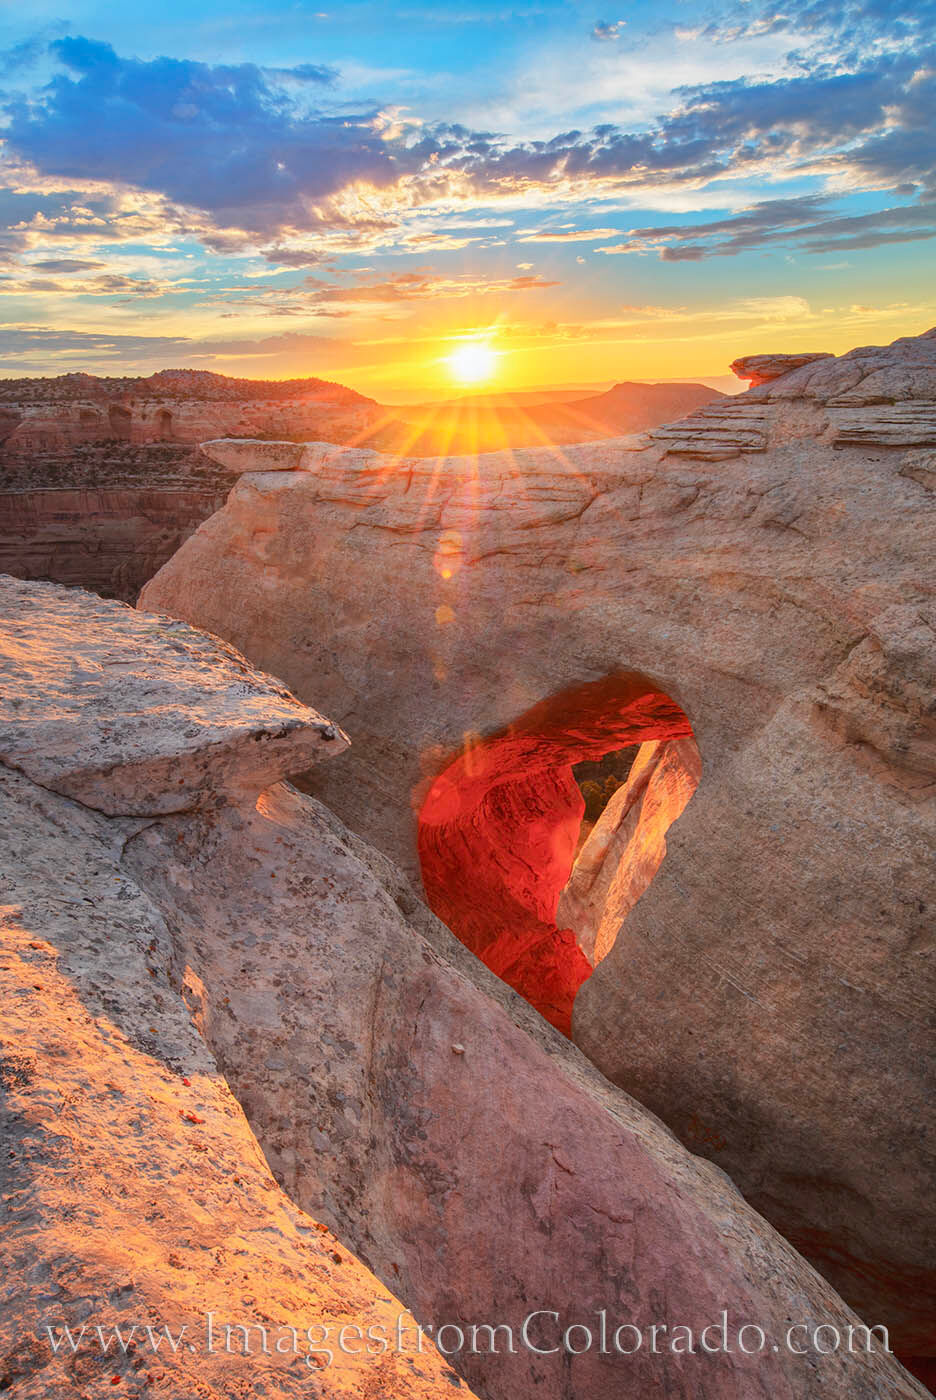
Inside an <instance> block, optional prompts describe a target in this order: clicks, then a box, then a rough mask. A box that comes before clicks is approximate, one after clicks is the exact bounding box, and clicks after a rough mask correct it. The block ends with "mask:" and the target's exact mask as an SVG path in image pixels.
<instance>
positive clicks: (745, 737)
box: [142, 332, 936, 1353]
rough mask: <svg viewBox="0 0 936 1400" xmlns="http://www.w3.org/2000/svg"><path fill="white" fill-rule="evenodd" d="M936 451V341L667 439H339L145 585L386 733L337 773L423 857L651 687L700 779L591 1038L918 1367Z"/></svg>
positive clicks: (808, 372) (322, 781)
mask: <svg viewBox="0 0 936 1400" xmlns="http://www.w3.org/2000/svg"><path fill="white" fill-rule="evenodd" d="M934 447H936V333H933V332H931V333H929V334H928V335H926V336H923V337H919V338H915V339H907V340H902V341H897V342H896V343H895V344H894V345H892V346H889V347H883V348H875V347H871V348H865V349H861V350H857V351H854V352H852V353H851V354H850V355H846V356H843V357H840V358H837V359H836V358H824V359H820V360H815V361H813V362H811V363H808V364H805V365H803V366H801V367H800V368H798V369H794V370H792V371H790V372H788V373H784V374H783V375H782V376H781V377H779V378H778V379H776V380H774V381H771V382H769V383H764V384H762V385H761V386H760V387H758V388H755V389H752V390H750V391H748V392H747V393H745V394H743V395H740V396H739V397H738V398H737V399H733V400H721V401H719V402H718V403H717V404H715V405H713V406H711V407H709V408H704V409H702V410H700V411H699V413H697V414H696V415H694V416H692V417H690V418H688V419H685V420H683V421H682V422H680V423H678V424H674V425H670V426H669V427H666V428H662V429H655V430H653V431H651V432H650V433H649V434H647V435H646V436H645V437H642V438H628V439H620V440H617V441H615V442H605V443H600V444H588V445H585V446H580V447H570V448H565V449H562V450H549V449H543V450H541V451H525V452H517V453H499V454H494V455H492V456H489V457H483V458H479V459H465V458H449V459H445V460H440V461H431V460H430V461H426V460H421V461H420V460H415V459H410V460H407V459H394V458H389V457H382V456H380V455H378V454H374V453H368V452H362V451H341V450H337V449H334V448H330V447H328V446H327V445H324V444H312V445H310V446H309V447H308V448H307V449H306V451H305V453H304V454H303V455H302V457H301V458H300V461H299V464H298V468H296V469H294V470H287V471H278V472H260V473H255V474H249V473H248V474H246V475H244V476H243V477H242V478H241V479H240V481H239V483H238V484H237V486H236V487H235V489H234V491H233V492H232V494H231V496H230V498H229V500H228V503H227V505H226V506H225V508H224V510H223V511H221V512H219V513H218V514H217V515H215V516H213V517H212V518H211V519H210V520H208V521H206V522H205V524H204V525H203V526H201V528H200V529H199V531H198V532H197V533H196V534H195V535H194V536H193V537H192V539H190V540H189V541H188V542H187V543H186V544H185V545H184V546H183V547H182V549H181V550H180V551H179V553H178V554H177V555H176V556H175V557H174V558H173V559H172V560H171V561H170V563H169V564H168V565H166V566H165V568H164V569H163V570H162V571H161V572H160V574H159V575H157V577H156V578H155V579H154V580H153V581H152V582H151V583H150V584H149V585H148V586H147V588H146V590H145V591H144V594H143V600H142V601H143V604H144V605H145V606H146V607H147V608H157V609H162V610H165V611H168V612H172V613H174V614H176V615H179V616H182V617H185V618H188V619H190V620H193V621H196V622H198V623H200V624H202V625H204V626H207V627H209V628H210V629H212V630H213V631H215V632H218V633H219V634H221V635H222V636H225V637H226V638H228V639H229V640H231V641H232V642H233V643H234V644H235V645H237V646H238V647H240V648H241V649H242V650H244V652H245V653H246V654H247V655H248V656H250V657H251V659H252V660H254V661H255V662H257V663H258V664H261V665H264V666H267V667H269V668H271V669H273V670H275V671H276V672H277V673H278V674H282V675H283V676H284V677H285V678H286V679H287V680H288V682H289V683H290V685H292V686H293V687H294V689H295V690H296V691H297V693H298V694H299V695H301V696H304V697H306V698H308V699H311V700H314V701H315V702H316V703H317V704H321V705H322V706H323V707H324V708H325V710H326V711H327V713H329V714H330V715H332V716H334V717H336V719H337V720H338V721H339V722H340V723H342V724H343V725H345V726H346V727H347V728H348V729H349V731H353V733H354V736H355V744H354V746H353V748H352V749H351V750H350V751H349V752H348V753H347V754H346V755H343V756H341V757H340V758H339V759H338V760H337V761H336V762H335V763H333V764H330V765H327V766H326V768H325V769H320V770H319V775H318V776H316V777H315V778H314V780H313V781H312V783H311V786H312V787H313V788H314V790H315V792H316V793H317V795H319V796H320V797H322V798H323V799H324V800H326V801H327V802H328V804H329V805H330V806H331V807H333V808H334V810H336V811H337V812H338V814H339V815H340V816H341V817H342V818H343V819H344V820H345V821H346V822H348V824H349V825H350V826H351V827H353V828H354V829H355V830H356V831H358V832H360V833H361V834H362V835H364V836H365V837H366V838H367V839H368V840H370V841H371V842H373V844H375V845H377V846H378V847H379V848H380V849H381V850H383V851H384V852H386V853H388V854H389V855H391V856H392V857H393V858H394V859H396V860H398V861H399V862H400V863H401V864H403V865H404V866H405V867H406V868H407V870H408V871H410V872H415V870H416V868H417V863H416V851H415V848H416V819H415V813H416V812H417V811H418V810H419V808H420V807H421V806H422V803H423V802H424V800H425V798H426V794H427V792H428V790H429V788H430V786H431V784H432V781H433V779H435V778H436V777H437V776H438V775H439V774H441V773H443V772H444V771H445V770H446V769H447V768H448V767H449V766H450V765H451V764H452V763H453V762H457V761H459V760H460V758H461V756H462V755H465V754H467V753H468V752H469V751H477V750H478V749H479V747H482V748H483V745H484V741H485V739H486V738H489V737H491V736H496V735H498V734H500V733H503V732H504V731H507V730H508V729H509V727H510V726H511V724H512V723H514V722H515V721H516V720H517V718H518V717H519V716H522V715H524V714H525V713H526V712H527V711H529V710H530V709H531V707H533V706H535V705H537V704H539V703H542V702H544V701H545V700H547V699H548V697H550V696H553V695H555V694H558V693H560V692H563V691H565V690H567V689H568V688H569V687H575V686H581V685H583V684H586V683H590V682H595V681H599V680H601V679H602V678H604V677H606V676H608V675H610V674H612V673H619V672H621V671H639V672H641V673H643V674H645V675H647V676H650V677H652V678H653V681H654V683H655V684H656V685H657V686H658V688H659V690H660V692H661V693H663V694H665V695H666V696H668V697H671V698H672V700H673V701H674V702H675V703H676V704H677V705H678V706H679V708H680V709H681V711H682V712H683V713H684V714H685V715H686V716H687V718H688V720H689V723H690V725H691V728H692V731H693V734H694V736H695V739H696V741H697V743H698V747H699V750H700V753H701V758H702V779H701V782H700V785H699V788H698V790H697V792H696V793H695V795H694V796H693V797H692V800H691V801H690V802H689V803H688V806H687V807H686V808H685V811H684V812H683V814H682V815H681V816H680V817H679V819H678V821H677V822H676V824H675V825H674V826H672V828H671V829H670V831H669V832H668V833H667V835H666V838H665V840H666V846H667V850H666V855H665V858H664V859H663V861H662V864H661V865H660V866H659V869H658V871H657V873H656V875H655V877H654V878H653V881H652V884H650V886H649V888H647V889H646V890H645V892H644V893H643V894H642V895H641V896H640V898H639V901H638V902H637V903H636V905H634V906H633V908H631V909H630V912H629V913H628V914H627V917H626V919H625V921H624V923H623V925H622V927H621V929H620V931H619V932H618V933H617V937H616V940H615V941H614V942H613V945H612V946H610V947H608V946H606V948H605V956H604V957H603V959H602V960H601V961H600V963H599V965H598V966H597V968H596V970H595V972H594V974H593V975H592V976H591V977H590V978H589V979H588V980H587V981H586V982H585V983H584V985H583V986H582V989H581V992H580V993H579V996H578V998H577V1001H576V1004H575V1011H574V1016H573V1034H574V1037H575V1039H576V1040H577V1042H578V1043H579V1044H580V1045H581V1046H582V1047H583V1048H584V1049H585V1050H586V1052H587V1054H588V1055H589V1056H590V1057H591V1058H592V1059H593V1060H594V1061H595V1063H596V1064H598V1065H599V1066H600V1067H601V1069H602V1070H604V1071H605V1073H606V1074H607V1075H608V1076H609V1077H611V1078H612V1079H613V1080H614V1081H615V1082H617V1083H618V1084H621V1085H623V1086H625V1087H626V1088H628V1089H629V1090H631V1091H632V1092H633V1093H634V1094H635V1095H636V1096H637V1097H638V1098H639V1099H640V1100H641V1101H642V1102H644V1103H646V1104H647V1105H648V1106H649V1107H651V1108H652V1109H653V1110H655V1111H656V1112H657V1113H659V1114H660V1115H661V1116H662V1117H663V1118H665V1120H666V1121H667V1122H668V1123H669V1124H670V1125H671V1127H672V1128H673V1129H674V1130H675V1131H676V1132H677V1133H678V1134H680V1135H681V1136H682V1137H683V1138H684V1139H685V1140H687V1141H691V1142H692V1143H694V1144H695V1145H697V1146H698V1147H699V1149H700V1150H701V1151H705V1152H706V1153H708V1154H710V1155H711V1156H713V1157H714V1158H715V1159H716V1160H717V1161H718V1162H719V1163H721V1164H722V1165H723V1166H725V1167H726V1168H727V1169H728V1170H730V1171H731V1172H732V1174H734V1175H735V1176H736V1178H737V1179H738V1181H739V1182H740V1183H741V1184H742V1186H743V1189H744V1190H745V1191H746V1192H747V1193H748V1195H749V1196H750V1197H751V1199H752V1200H753V1201H754V1202H755V1203H756V1204H757V1206H758V1207H759V1208H760V1209H761V1210H763V1212H764V1213H765V1214H767V1215H768V1216H769V1218H770V1219H772V1220H773V1221H774V1222H775V1223H776V1224H777V1225H779V1226H780V1227H781V1228H782V1229H783V1230H784V1231H785V1232H786V1233H787V1234H788V1235H789V1236H790V1238H791V1239H793V1240H794V1241H795V1242H797V1244H798V1245H799V1246H800V1247H801V1248H802V1249H803V1250H804V1251H806V1252H807V1253H808V1254H809V1257H811V1258H812V1259H813V1260H814V1261H815V1262H816V1263H817V1264H818V1265H819V1267H820V1268H821V1269H822V1270H823V1271H824V1272H825V1273H826V1274H827V1276H828V1277H829V1278H830V1279H832V1280H834V1281H835V1283H836V1284H837V1286H838V1287H839V1288H840V1289H841V1291H842V1292H843V1293H844V1294H845V1295H846V1296H847V1297H848V1298H849V1299H850V1300H851V1301H852V1302H853V1303H854V1304H855V1305H856V1306H857V1307H859V1309H860V1310H862V1311H863V1312H864V1313H865V1314H866V1315H869V1316H873V1317H874V1318H875V1319H876V1320H877V1319H880V1320H883V1321H886V1322H888V1323H889V1325H890V1326H891V1328H892V1330H893V1334H894V1335H895V1337H896V1338H897V1339H898V1343H899V1345H900V1346H902V1347H903V1348H904V1350H905V1351H907V1352H908V1353H915V1352H931V1351H932V1350H933V1349H934V1344H936V1337H934V1334H933V1330H932V1317H933V1295H934V1279H933V1274H932V1272H931V1259H930V1256H929V1254H928V1252H927V1250H926V1248H925V1246H924V1243H923V1242H924V1240H925V1239H926V1237H927V1233H928V1228H929V1227H931V1221H932V1216H931V1208H932V1202H931V1201H930V1200H928V1199H927V1196H926V1194H925V1191H924V1187H923V1183H924V1182H925V1181H926V1180H927V1179H928V1176H929V1173H930V1171H931V1163H932V1150H931V1145H930V1138H929V1128H928V1125H929V1122H930V1115H929V1110H928V1103H929V1100H930V1092H931V1091H930V1085H929V1082H928V1080H927V1078H926V1072H927V1065H928V1063H929V1062H930V1054H929V1051H930V1040H929V1029H928V1021H927V1013H928V1005H929V994H928V987H929V986H931V983H930V982H929V981H928V980H927V979H928V977H929V976H930V975H931V974H930V973H929V971H928V970H929V968H930V967H931V961H930V960H931V958H932V952H933V948H932V936H931V929H932V902H933V897H934V893H936V891H934V877H933V870H932V864H931V859H930V853H931V849H932V844H933V834H934V819H933V793H934V776H936V763H934V757H933V729H934V716H933V708H932V706H933V702H932V694H933V678H934V670H936V667H934V627H936V614H934V612H933V550H932V538H933V461H932V459H933V456H934V453H933V449H934ZM287 450H288V451H289V453H293V451H294V449H293V447H292V445H290V446H289V448H288V449H285V448H284V451H287ZM291 460H292V459H291ZM585 728H586V731H587V728H588V726H587V725H586V726H585ZM605 834H606V835H607V834H608V833H607V832H606V833H605ZM623 844H624V847H625V848H626V846H627V843H626V842H624V843H623ZM504 859H505V861H506V862H507V863H509V861H510V860H511V859H512V857H511V855H510V853H509V852H505V857H504ZM638 864H639V862H638ZM584 871H585V866H584V865H583V866H581V867H580V869H579V871H578V875H579V877H581V876H582V875H583V873H584ZM610 873H611V872H608V874H609V875H610ZM537 874H538V870H534V871H533V879H534V881H535V878H536V876H537ZM474 877H475V871H474V869H473V868H463V869H462V870H461V871H459V872H458V879H459V880H460V881H461V882H462V884H463V885H467V887H468V888H469V889H470V888H471V886H472V881H473V879H474ZM581 885H582V879H581V878H578V879H577V878H576V872H575V871H573V872H572V885H571V886H570V894H569V899H571V898H572V892H573V891H574V892H580V889H581ZM612 886H613V887H614V888H615V889H616V890H618V892H620V889H621V886H620V884H619V883H616V882H615V881H614V880H613V879H611V878H609V879H608V880H607V888H608V889H609V890H610V889H611V888H612ZM625 904H627V900H626V899H624V900H623V901H622V906H621V907H622V908H623V907H624V905H625ZM604 914H605V908H604V904H602V907H601V908H599V909H592V911H591V914H590V915H589V917H590V919H591V924H590V930H589V931H586V930H583V932H582V934H581V935H580V939H579V946H580V947H581V948H584V947H585V946H586V944H587V940H588V939H589V938H591V936H592V931H593V930H594V929H596V928H602V925H604V927H603V931H602V933H601V937H602V940H603V942H604V944H605V945H607V944H608V943H609V942H610V937H611V934H610V932H609V930H608V927H607V923H605V919H604ZM613 921H614V920H613V916H612V917H611V922H612V923H613Z"/></svg>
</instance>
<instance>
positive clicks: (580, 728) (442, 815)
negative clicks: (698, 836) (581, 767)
mask: <svg viewBox="0 0 936 1400" xmlns="http://www.w3.org/2000/svg"><path fill="white" fill-rule="evenodd" d="M689 733H690V728H689V721H688V720H687V719H686V716H685V715H684V714H683V712H682V710H680V708H679V706H678V705H676V704H674V703H673V702H672V701H671V700H669V699H668V698H667V697H666V696H665V695H661V694H660V693H659V691H658V690H657V689H656V688H655V687H654V685H653V683H652V682H651V681H649V680H648V679H647V678H646V677H642V676H635V675H620V676H611V677H608V679H607V680H606V681H599V682H593V683H592V684H590V685H584V686H580V687H577V688H574V689H571V690H568V691H564V692H562V693H561V694H559V695H556V696H552V697H550V699H549V700H547V701H544V702H543V703H542V704H541V705H538V706H535V707H534V708H533V709H532V710H530V711H528V712H527V713H526V714H525V715H523V716H522V717H521V718H519V719H518V720H516V721H515V722H514V723H513V724H512V725H511V726H510V727H509V728H508V729H507V730H506V732H504V733H502V734H495V735H491V736H489V737H488V738H486V739H484V740H481V741H480V742H478V743H477V744H474V745H472V746H471V747H470V748H469V749H468V750H467V752H466V753H464V754H462V755H460V756H459V757H458V758H457V759H455V760H454V762H453V763H451V764H450V765H449V766H448V768H446V769H445V771H444V772H443V773H441V774H440V775H439V776H438V777H437V778H436V779H435V780H434V782H433V783H432V785H431V787H430V789H429V792H428V795H427V797H426V800H425V802H424V803H423V805H422V808H421V810H420V813H419V857H420V863H421V869H422V879H423V886H424V888H425V891H426V898H427V900H428V902H429V905H430V907H431V908H432V909H433V910H434V912H435V913H436V914H438V915H439V917H440V918H441V919H443V920H444V922H445V923H446V924H447V925H448V927H449V928H450V929H452V930H453V932H454V933H456V934H457V935H458V937H459V938H460V939H461V940H462V942H463V943H464V944H465V945H466V946H467V947H469V948H470V949H471V950H472V951H473V952H474V953H477V955H478V957H480V958H481V960H482V961H483V962H484V963H486V965H487V966H488V967H489V968H490V969H491V971H492V972H496V973H497V975H498V976H499V977H502V978H503V979H504V981H505V982H509V984H510V985H511V986H512V987H514V988H515V989H516V990H517V991H518V992H519V993H520V994H521V996H523V997H525V998H526V1000H527V1001H529V1002H530V1003H531V1005H533V1006H535V1007H536V1009H537V1010H538V1011H539V1012H540V1013H541V1014H542V1015H543V1016H545V1018H546V1019H547V1020H548V1021H550V1022H551V1023H552V1024H553V1025H554V1026H556V1027H557V1028H558V1029H559V1030H561V1031H564V1032H565V1033H566V1034H569V1033H570V1031H571V1025H572V1003H573V1001H574V1000H575V996H576V993H577V992H578V989H579V987H580V986H581V985H582V983H583V982H584V981H585V979H586V978H587V977H588V976H590V974H591V971H592V967H593V964H594V962H595V961H596V956H595V945H596V937H595V931H594V930H593V929H592V928H591V924H592V922H593V916H592V915H591V911H588V914H586V911H585V909H584V908H577V909H576V910H575V916H573V917H571V918H569V919H568V920H566V918H565V914H566V913H567V912H570V910H569V906H570V904H572V903H573V901H574V900H575V894H574V893H573V891H572V890H566V893H565V894H563V891H564V890H565V889H566V886H567V884H569V883H570V877H571V881H572V884H573V888H574V889H575V890H577V888H578V885H579V884H580V883H581V881H582V878H583V873H582V872H583V870H584V865H583V860H582V857H580V858H579V860H578V861H576V862H575V872H574V873H573V857H574V852H575V848H576V843H577V838H578V833H579V828H580V826H581V821H582V814H583V811H584V806H585V804H584V801H583V799H582V794H581V792H580V790H579V788H578V786H577V784H576V782H575V780H574V777H573V774H572V767H573V765H574V764H576V763H580V762H582V761H583V760H586V759H598V758H602V757H604V755H605V754H607V753H612V752H614V751H616V750H617V749H621V748H626V747H628V746H629V745H631V744H635V743H641V744H645V745H646V746H647V748H648V749H652V750H654V751H655V749H656V745H657V744H658V743H660V742H663V741H667V740H673V739H676V738H679V737H682V736H686V735H688V734H689ZM639 766H640V767H641V768H642V767H643V764H641V765H639ZM628 786H629V795H630V797H631V801H630V802H629V803H627V804H626V806H625V805H624V803H623V801H622V797H619V800H618V801H617V802H616V803H615V804H614V807H613V811H614V813H615V814H616V815H617V817H618V823H617V825H618V827H620V825H621V823H623V822H625V817H626V815H630V814H631V813H632V812H633V809H634V807H635V805H636V807H637V808H638V810H639V809H640V807H641V805H642V804H641V803H639V802H638V803H635V801H634V797H635V794H636V792H637V791H638V789H639V788H640V786H641V785H640V783H639V781H638V779H637V778H636V777H635V780H634V781H633V782H632V783H631V784H629V785H628ZM624 795H627V794H623V795H622V796H624ZM668 824H669V823H668V822H667V823H666V825H668ZM605 825H607V822H606V823H605ZM665 829H666V828H665V826H663V827H662V831H665ZM662 831H661V833H660V838H659V840H658V841H657V842H656V843H655V845H654V850H653V853H652V856H651V863H652V862H653V860H654V859H655V864H654V865H653V868H654V869H655V868H656V865H658V864H659V861H660V859H662V855H663V851H664V850H665V846H664V845H662V844H661V843H662ZM601 839H602V834H601V833H599V835H598V836H597V837H595V836H594V834H593V840H592V843H591V849H590V851H589V852H588V853H587V854H586V852H585V851H583V853H582V856H583V857H585V860H586V862H588V861H593V860H594V850H595V846H596V844H598V842H600V840H601ZM640 844H641V845H642V846H646V844H647V843H646V840H643V841H641V842H640ZM649 878H652V871H651V873H650V877H649ZM647 883H649V880H648V881H647ZM560 896H561V897H562V898H561V899H560ZM563 904H564V905H565V908H564V909H563V910H562V912H561V913H560V909H561V908H562V905H563ZM619 904H620V901H618V903H617V904H616V905H615V908H619ZM578 916H581V917H578ZM622 917H623V915H621V917H619V918H618V919H617V923H616V924H615V925H614V932H615V933H616V931H617V928H618V927H620V923H621V919H622ZM580 925H581V927H580ZM583 930H584V932H583ZM609 936H610V937H611V941H613V935H609ZM601 947H602V956H603V955H604V951H606V949H605V948H604V944H603V943H602V944H601Z"/></svg>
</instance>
